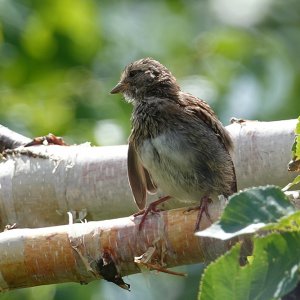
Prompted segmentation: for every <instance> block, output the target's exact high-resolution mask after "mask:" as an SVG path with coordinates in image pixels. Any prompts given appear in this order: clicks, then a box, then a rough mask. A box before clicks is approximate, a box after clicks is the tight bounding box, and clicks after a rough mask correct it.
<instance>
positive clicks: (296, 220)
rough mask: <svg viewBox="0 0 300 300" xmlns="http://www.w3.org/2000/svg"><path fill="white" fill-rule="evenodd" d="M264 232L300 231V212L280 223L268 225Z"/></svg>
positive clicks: (281, 220) (283, 219)
mask: <svg viewBox="0 0 300 300" xmlns="http://www.w3.org/2000/svg"><path fill="white" fill-rule="evenodd" d="M262 230H263V231H270V230H279V231H300V211H296V212H295V213H293V214H292V215H290V216H288V217H284V218H282V219H280V220H279V221H278V223H274V224H269V225H266V226H265V227H263V228H262Z"/></svg>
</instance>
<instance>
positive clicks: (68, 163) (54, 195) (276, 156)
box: [0, 120, 297, 228]
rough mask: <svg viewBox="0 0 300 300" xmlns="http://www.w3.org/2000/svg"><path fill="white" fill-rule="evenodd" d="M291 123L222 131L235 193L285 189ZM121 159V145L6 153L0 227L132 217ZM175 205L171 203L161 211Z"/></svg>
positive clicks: (0, 166)
mask: <svg viewBox="0 0 300 300" xmlns="http://www.w3.org/2000/svg"><path fill="white" fill-rule="evenodd" d="M296 122H297V120H286V121H276V122H256V121H249V122H245V123H242V124H239V123H234V124H232V125H229V126H228V127H227V128H228V130H229V131H230V133H231V135H232V138H233V141H234V145H235V150H234V153H233V159H234V164H235V167H236V173H237V181H238V188H239V189H243V188H246V187H250V186H257V185H265V184H275V185H279V186H285V185H286V184H287V183H289V182H291V181H292V179H293V178H294V177H295V176H296V175H295V174H294V173H289V172H288V171H287V164H288V162H289V161H290V158H291V147H292V144H293V141H294V128H295V126H296ZM0 131H1V128H0ZM0 136H1V133H0ZM126 157H127V146H125V145H124V146H114V147H91V146H90V145H89V144H82V145H78V146H68V147H67V146H54V145H52V146H34V147H29V148H18V149H15V150H13V151H11V153H10V154H7V155H6V157H5V159H2V160H1V161H0V226H1V227H2V228H4V226H5V225H7V224H14V223H17V225H18V227H44V226H53V225H59V224H66V223H67V212H69V211H70V212H72V213H73V215H74V217H75V218H77V219H83V218H86V219H87V220H89V221H91V220H103V219H109V218H110V219H111V218H118V217H123V216H128V215H131V214H132V213H134V212H136V210H137V208H136V206H135V204H134V202H133V200H132V194H131V191H130V189H129V185H128V180H127V170H126ZM160 195H161V193H158V194H157V195H155V196H152V197H149V199H150V201H151V200H154V199H157V197H158V196H160ZM180 205H181V204H180V203H178V202H176V201H175V200H174V199H173V200H171V201H168V203H167V204H166V206H165V208H166V209H170V208H176V207H180ZM216 209H218V210H219V212H220V208H216Z"/></svg>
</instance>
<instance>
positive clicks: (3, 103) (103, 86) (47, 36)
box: [0, 0, 300, 299]
mask: <svg viewBox="0 0 300 300" xmlns="http://www.w3.org/2000/svg"><path fill="white" fill-rule="evenodd" d="M299 24H300V2H299V1H297V0H287V1H279V0H255V1H254V0H253V1H234V0H228V1H222V0H211V1H203V0H202V1H200V0H198V1H196V0H186V1H183V0H173V1H171V0H162V1H157V0H155V1H149V0H148V1H138V0H132V1H124V0H123V1H116V0H111V1H96V0H73V1H72V0H43V1H39V0H14V1H11V0H0V123H1V124H3V125H6V126H8V127H9V128H11V129H14V130H16V131H18V132H20V133H23V134H25V135H27V136H39V135H44V134H47V133H48V132H52V133H54V134H56V135H61V136H64V137H65V139H66V140H67V141H68V142H69V143H73V142H76V143H80V142H85V141H91V142H92V143H94V144H98V145H106V144H120V143H126V139H127V136H128V134H129V130H130V122H129V118H130V112H131V107H130V105H128V104H127V103H125V102H124V101H122V99H121V97H117V96H111V95H109V91H110V90H111V88H112V87H113V86H114V85H115V83H116V82H117V81H118V79H119V75H120V72H121V70H122V69H123V68H124V66H125V65H126V64H127V63H129V62H131V61H133V60H136V59H139V58H141V57H145V56H151V57H153V58H155V59H157V60H159V61H161V62H162V63H163V64H165V65H166V66H167V67H168V68H169V69H170V70H171V71H172V73H173V74H174V75H175V76H176V77H177V79H178V81H179V82H180V84H181V86H182V89H183V90H185V91H187V92H191V93H193V94H195V95H197V96H199V97H201V98H202V99H204V100H206V101H207V102H209V103H210V104H211V106H212V107H213V108H214V109H215V110H216V112H217V113H218V115H219V116H220V118H221V120H222V121H223V122H224V123H225V124H227V123H228V122H229V118H230V117H231V116H235V117H239V118H248V119H259V120H277V119H289V118H296V117H298V115H299V111H300V101H299V99H298V98H299V95H300V60H299V58H298V57H299V53H300V26H299ZM198 276H199V275H198ZM192 281H193V279H191V277H190V279H188V280H187V281H186V284H187V283H188V282H192ZM185 288H187V286H186V285H185ZM185 288H180V289H179V290H178V298H177V299H181V297H182V295H185V294H188V292H187V291H185ZM72 289H73V286H72V287H71V288H70V290H72ZM79 289H81V290H82V289H87V287H79ZM189 291H191V287H189ZM18 293H19V292H16V293H15V294H14V295H18ZM20 293H21V294H22V293H23V292H20ZM55 293H56V294H57V293H58V292H55ZM55 293H54V294H55ZM70 293H71V292H70ZM8 295H10V296H11V297H12V296H13V294H6V295H4V296H3V297H4V298H3V299H18V298H9V297H8ZM89 295H90V294H89ZM195 295H196V294H195ZM5 297H8V298H5ZM20 297H21V298H22V299H25V298H24V295H23V296H20ZM28 297H29V296H28ZM51 297H52V296H51ZM51 297H50V298H51ZM53 297H54V296H53ZM55 297H56V298H55V299H61V298H58V297H57V296H55ZM69 297H70V298H72V299H75V298H74V297H73V296H72V295H69ZM89 297H90V296H87V297H86V299H88V298H89ZM195 297H196V296H195ZM0 298H2V297H0ZM21 298H20V299H21ZM50 298H49V299H50ZM63 298H64V299H67V298H68V297H67V296H65V297H63ZM157 298H158V297H157V296H156V299H157ZM162 298H164V299H169V298H168V297H167V296H166V294H165V293H163V294H162ZM26 299H34V298H33V297H29V298H26ZM51 299H52V298H51ZM81 299H82V298H81ZM97 299H98V298H97ZM99 299H100V298H99ZM103 299H105V298H103ZM107 299H109V297H108V298H107ZM111 299H113V298H111Z"/></svg>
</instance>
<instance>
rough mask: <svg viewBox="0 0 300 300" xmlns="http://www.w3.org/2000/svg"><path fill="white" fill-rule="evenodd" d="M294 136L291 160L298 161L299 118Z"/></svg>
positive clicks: (299, 140) (299, 156)
mask: <svg viewBox="0 0 300 300" xmlns="http://www.w3.org/2000/svg"><path fill="white" fill-rule="evenodd" d="M295 134H296V138H295V143H294V145H293V154H294V157H293V160H297V159H300V117H298V123H297V125H296V129H295Z"/></svg>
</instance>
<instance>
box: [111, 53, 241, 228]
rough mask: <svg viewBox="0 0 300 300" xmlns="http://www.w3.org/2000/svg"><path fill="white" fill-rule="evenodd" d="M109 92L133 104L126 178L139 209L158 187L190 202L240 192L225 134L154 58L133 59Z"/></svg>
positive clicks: (210, 112)
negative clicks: (147, 196)
mask: <svg viewBox="0 0 300 300" xmlns="http://www.w3.org/2000/svg"><path fill="white" fill-rule="evenodd" d="M111 93H112V94H115V93H122V94H123V95H124V96H125V99H126V100H127V101H128V102H130V103H132V104H133V113H132V119H131V121H132V131H131V135H130V137H129V148H128V177H129V182H130V186H131V189H132V192H133V196H134V200H135V202H136V204H137V206H138V207H139V209H141V210H142V209H144V208H145V205H146V194H147V191H148V192H151V193H155V192H156V190H157V187H159V188H160V189H161V190H162V191H163V192H164V193H165V194H166V195H169V196H171V197H174V198H177V199H179V200H180V201H184V202H186V203H189V204H190V203H199V201H201V202H204V200H203V199H206V200H207V199H208V198H209V197H213V196H217V195H220V194H223V195H224V196H225V197H228V196H229V195H231V194H232V193H234V192H236V177H235V171H234V165H233V162H232V159H231V156H230V153H229V152H230V151H231V149H232V141H231V138H230V136H229V134H228V132H227V130H226V129H225V128H224V127H223V125H222V124H221V122H220V121H219V120H218V118H217V116H216V115H215V113H214V112H213V110H212V109H211V108H210V106H209V105H208V104H207V103H206V102H205V101H203V100H200V99H198V98H196V97H194V96H192V95H191V94H188V93H184V92H182V91H181V90H180V87H179V85H178V84H177V82H176V79H175V77H174V76H173V75H172V74H171V72H170V71H169V70H168V69H167V68H166V67H164V66H163V65H162V64H160V63H159V62H158V61H156V60H153V59H151V58H144V59H141V60H138V61H135V62H133V63H131V64H129V65H128V66H127V67H126V68H125V70H124V71H123V73H122V75H121V79H120V82H119V83H118V84H117V85H116V86H115V88H114V89H113V90H112V91H111ZM205 203H206V204H207V202H206V201H205ZM206 204H205V207H202V208H201V209H200V213H199V222H200V219H201V216H202V213H203V212H205V213H206V214H207V216H208V217H209V215H208V213H207V207H206ZM200 206H201V205H200ZM199 222H198V223H197V225H196V227H199ZM196 229H198V228H196Z"/></svg>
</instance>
